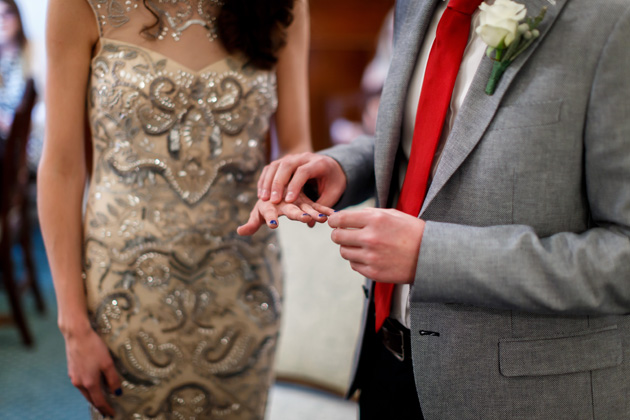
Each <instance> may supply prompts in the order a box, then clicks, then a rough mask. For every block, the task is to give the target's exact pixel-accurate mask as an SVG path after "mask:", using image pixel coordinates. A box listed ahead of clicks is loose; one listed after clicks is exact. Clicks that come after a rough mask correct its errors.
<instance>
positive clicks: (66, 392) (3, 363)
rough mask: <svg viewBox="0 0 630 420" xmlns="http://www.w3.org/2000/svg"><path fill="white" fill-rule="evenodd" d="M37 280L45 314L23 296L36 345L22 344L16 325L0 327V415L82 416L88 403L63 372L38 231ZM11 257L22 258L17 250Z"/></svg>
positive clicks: (18, 419)
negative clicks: (25, 345)
mask: <svg viewBox="0 0 630 420" xmlns="http://www.w3.org/2000/svg"><path fill="white" fill-rule="evenodd" d="M34 247H35V250H34V252H35V260H36V262H37V270H38V280H39V283H40V285H41V287H42V292H43V293H44V296H45V300H46V305H47V307H46V314H45V315H43V316H42V315H40V314H38V313H37V312H36V311H35V305H34V302H33V300H32V299H31V297H30V296H24V298H23V303H24V305H25V306H26V311H27V318H28V322H29V326H30V328H31V332H32V334H33V337H34V339H35V346H34V347H33V348H31V349H27V348H26V347H24V346H23V345H22V342H21V340H20V336H19V334H18V331H17V329H16V328H14V327H11V326H4V327H2V328H0V419H1V420H75V419H76V420H86V419H87V418H88V405H87V402H85V400H84V399H83V396H82V395H81V394H80V393H79V391H77V390H76V389H75V388H74V387H73V386H72V384H71V383H70V380H69V379H68V374H67V370H66V356H65V350H64V342H63V337H62V336H61V334H60V333H59V330H58V329H57V320H56V318H57V310H56V307H55V299H54V291H53V288H52V280H51V277H50V271H49V269H48V266H47V263H46V257H45V253H44V246H43V242H42V239H41V235H40V234H39V231H38V232H36V233H35V234H34ZM15 260H16V261H17V262H18V264H17V265H18V268H19V261H20V260H21V258H20V255H19V254H17V253H16V255H15ZM7 311H8V300H7V296H6V293H5V292H4V290H0V312H2V313H6V312H7Z"/></svg>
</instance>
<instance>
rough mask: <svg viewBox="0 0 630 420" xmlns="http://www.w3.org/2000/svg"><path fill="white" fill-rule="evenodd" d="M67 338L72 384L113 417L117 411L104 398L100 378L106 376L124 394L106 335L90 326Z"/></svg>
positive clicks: (110, 383)
mask: <svg viewBox="0 0 630 420" xmlns="http://www.w3.org/2000/svg"><path fill="white" fill-rule="evenodd" d="M65 338H66V357H67V359H68V376H69V377H70V380H71V381H72V385H74V386H75V387H76V388H77V389H78V390H79V391H81V394H83V396H84V397H85V399H86V400H88V401H89V402H90V404H92V405H93V406H94V407H96V409H98V411H100V412H101V414H103V415H104V416H111V417H114V416H115V415H116V413H115V412H114V409H113V408H112V407H111V405H109V403H108V402H107V400H106V399H105V390H104V389H103V386H102V385H101V378H105V382H106V383H107V386H108V388H109V389H110V391H111V392H112V393H113V394H115V395H121V394H122V390H121V385H122V384H121V381H120V377H119V376H118V372H117V371H116V369H115V368H114V361H113V360H112V357H111V355H110V354H109V350H108V348H107V346H106V345H105V343H104V342H103V339H102V338H101V337H99V336H98V334H96V332H94V330H92V329H91V328H88V329H87V330H86V331H83V332H81V333H80V334H73V335H66V337H65Z"/></svg>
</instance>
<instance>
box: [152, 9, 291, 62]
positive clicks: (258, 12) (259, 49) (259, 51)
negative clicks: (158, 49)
mask: <svg viewBox="0 0 630 420" xmlns="http://www.w3.org/2000/svg"><path fill="white" fill-rule="evenodd" d="M199 1H210V0H199ZM222 2H223V5H222V6H221V12H220V13H219V16H217V22H216V25H217V35H218V36H219V40H220V41H221V43H222V44H223V46H224V47H225V49H226V50H227V51H228V52H229V53H236V52H241V53H243V54H245V56H246V57H247V58H248V59H249V61H250V64H252V65H253V66H255V67H258V68H261V69H270V68H272V67H273V66H274V65H275V64H276V62H277V61H278V51H279V50H280V49H281V48H282V47H284V46H285V44H286V38H287V27H288V26H289V25H290V24H291V22H292V21H293V5H294V3H295V0H223V1H222ZM143 3H144V6H145V7H146V8H147V9H148V10H149V11H150V12H151V13H153V15H155V18H156V22H155V24H154V25H152V26H150V27H147V28H145V29H144V30H143V31H142V32H143V33H144V34H146V35H149V36H153V35H151V34H150V31H151V30H152V29H154V28H156V27H158V28H159V27H160V26H161V25H162V23H161V22H160V17H159V16H158V15H157V14H156V13H155V12H154V11H153V10H152V9H151V8H150V7H149V6H148V5H147V0H143Z"/></svg>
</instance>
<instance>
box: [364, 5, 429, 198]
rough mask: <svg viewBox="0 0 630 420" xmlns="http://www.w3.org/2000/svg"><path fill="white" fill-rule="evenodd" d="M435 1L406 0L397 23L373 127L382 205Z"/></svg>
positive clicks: (378, 186)
mask: <svg viewBox="0 0 630 420" xmlns="http://www.w3.org/2000/svg"><path fill="white" fill-rule="evenodd" d="M438 1H439V0H409V4H408V6H407V9H406V10H405V11H404V13H405V14H404V16H403V17H402V19H400V22H396V24H397V25H398V24H400V25H402V26H401V28H400V30H399V32H398V33H399V35H398V39H397V41H396V46H395V48H396V51H395V52H394V56H393V58H392V62H391V64H390V69H389V73H388V76H387V80H386V82H385V86H384V87H383V93H382V95H381V104H380V107H379V112H378V123H377V125H376V127H377V132H376V138H377V139H378V141H376V145H375V176H376V191H377V197H378V200H379V203H380V205H381V206H385V205H386V203H387V198H388V195H389V189H390V184H391V180H392V174H393V171H394V162H395V160H396V153H397V150H398V145H399V143H400V136H401V127H402V121H403V115H404V111H405V100H406V98H407V89H408V87H409V83H410V80H411V77H412V75H413V71H414V68H415V66H416V61H417V56H418V53H419V51H420V47H421V45H422V39H423V38H424V34H425V33H426V30H427V28H428V27H429V23H430V22H431V18H432V17H433V11H434V10H435V6H436V4H437V2H438Z"/></svg>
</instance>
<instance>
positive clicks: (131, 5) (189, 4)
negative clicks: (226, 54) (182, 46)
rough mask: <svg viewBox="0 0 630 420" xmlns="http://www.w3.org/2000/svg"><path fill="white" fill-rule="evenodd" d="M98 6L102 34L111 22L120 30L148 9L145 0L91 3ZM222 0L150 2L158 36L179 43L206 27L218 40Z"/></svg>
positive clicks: (95, 0) (210, 35)
mask: <svg viewBox="0 0 630 420" xmlns="http://www.w3.org/2000/svg"><path fill="white" fill-rule="evenodd" d="M90 1H91V2H92V4H93V5H94V7H95V10H96V13H97V17H98V20H99V25H100V27H101V32H103V27H104V26H105V25H107V24H108V23H109V24H110V25H111V26H113V27H115V28H117V27H120V26H123V25H124V24H125V23H127V22H129V19H130V18H129V14H130V13H131V12H132V11H134V10H136V9H138V7H139V6H141V7H144V5H143V2H142V0H124V2H123V0H90ZM222 5H223V1H222V0H147V1H146V6H147V7H148V8H149V9H150V10H151V11H152V12H153V13H154V14H155V15H157V19H158V21H157V25H156V30H155V34H154V35H155V37H156V38H157V39H160V40H162V39H164V38H165V37H166V36H168V34H169V33H170V35H171V36H172V38H173V39H174V40H175V41H179V40H180V38H181V36H182V33H183V32H184V31H185V30H186V29H188V28H190V27H191V26H193V25H200V26H203V27H204V28H206V30H207V36H208V39H209V40H210V41H214V40H216V39H217V37H218V35H217V27H216V21H217V16H218V14H219V11H220V8H221V6H222Z"/></svg>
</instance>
